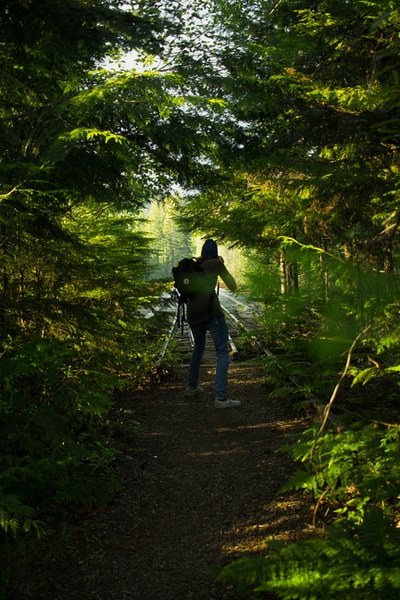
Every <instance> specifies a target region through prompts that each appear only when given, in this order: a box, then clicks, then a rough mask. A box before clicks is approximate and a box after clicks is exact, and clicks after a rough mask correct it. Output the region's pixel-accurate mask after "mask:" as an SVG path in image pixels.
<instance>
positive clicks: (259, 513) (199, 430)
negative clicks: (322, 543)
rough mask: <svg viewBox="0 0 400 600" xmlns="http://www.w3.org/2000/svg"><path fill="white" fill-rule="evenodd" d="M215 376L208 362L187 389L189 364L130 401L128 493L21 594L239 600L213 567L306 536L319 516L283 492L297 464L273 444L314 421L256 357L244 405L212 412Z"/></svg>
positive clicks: (235, 391) (245, 367)
mask: <svg viewBox="0 0 400 600" xmlns="http://www.w3.org/2000/svg"><path fill="white" fill-rule="evenodd" d="M213 375H214V370H213V368H211V367H210V366H209V367H207V366H205V367H203V385H204V386H205V392H204V394H203V395H202V396H201V397H196V398H194V399H188V398H185V397H184V396H183V389H184V386H185V377H186V370H185V369H177V370H176V372H175V373H174V374H173V376H169V377H168V378H166V379H165V380H164V381H163V382H162V383H161V384H160V385H157V386H152V387H151V388H149V389H145V390H143V391H139V392H136V393H135V394H134V396H133V397H132V396H131V397H125V398H122V399H121V407H122V408H124V409H126V410H127V412H126V415H129V418H133V419H134V420H135V421H137V422H139V424H140V430H139V432H138V433H135V434H133V433H132V435H129V436H128V437H127V439H126V444H125V455H126V461H125V462H124V465H123V468H122V477H123V480H124V485H125V489H124V491H123V492H122V493H121V494H120V495H119V496H118V497H117V498H116V499H115V501H114V502H113V504H112V505H111V506H109V507H108V508H107V509H106V510H105V511H104V512H98V513H95V514H93V515H91V516H90V517H89V518H88V519H87V520H86V521H85V522H84V526H82V524H81V525H80V527H79V529H77V531H76V532H74V533H73V535H72V537H71V539H70V540H68V542H67V544H66V547H65V548H63V549H57V550H56V551H55V552H54V556H52V557H51V558H50V561H47V566H46V569H45V571H44V572H43V573H42V578H43V583H44V588H43V591H42V592H39V591H38V590H36V591H34V590H30V593H29V590H26V591H25V593H24V594H23V595H21V594H22V592H21V594H20V595H19V597H18V600H20V599H22V598H24V599H25V598H35V600H39V599H40V600H44V599H45V600H90V599H96V600H147V599H149V600H191V599H192V600H224V599H236V598H237V596H236V594H235V592H234V590H232V589H230V588H229V587H224V586H222V585H220V584H215V582H214V580H213V576H212V575H211V574H210V569H211V568H212V567H213V566H215V565H222V564H226V563H227V562H230V561H232V560H233V559H235V558H238V557H240V556H242V555H243V554H246V555H251V554H254V553H262V552H263V551H264V548H265V540H266V538H271V537H273V538H275V539H276V538H284V539H295V538H296V536H297V532H298V531H299V529H301V528H302V527H303V526H304V523H305V522H306V520H308V521H309V520H310V515H309V513H308V512H307V511H305V508H304V503H303V500H302V497H301V496H298V495H296V494H288V495H285V497H277V496H276V493H277V491H278V490H279V489H280V487H281V486H282V484H283V483H284V482H285V481H286V480H287V478H288V476H289V475H290V473H291V471H292V469H293V465H292V463H291V461H290V460H289V459H288V458H287V456H286V455H284V454H281V453H279V454H277V453H276V452H275V450H276V449H277V448H279V447H280V446H281V445H282V444H283V443H284V442H285V437H286V436H287V434H289V433H293V432H296V431H300V430H301V429H302V428H303V427H304V422H303V421H302V419H301V418H300V417H299V415H296V414H295V413H293V411H292V410H291V408H290V404H289V403H288V401H285V400H282V399H279V398H271V397H269V395H268V391H269V390H268V387H266V386H264V385H263V384H262V379H263V372H262V369H261V368H260V367H259V366H257V365H254V364H251V363H249V364H245V363H240V362H238V363H233V364H232V365H231V370H230V385H229V389H230V395H231V396H232V397H234V398H237V399H240V400H241V401H242V407H241V408H238V409H230V410H219V411H218V410H216V409H214V408H213V406H212V401H213V393H212V380H213ZM127 418H128V417H127ZM49 562H50V566H49Z"/></svg>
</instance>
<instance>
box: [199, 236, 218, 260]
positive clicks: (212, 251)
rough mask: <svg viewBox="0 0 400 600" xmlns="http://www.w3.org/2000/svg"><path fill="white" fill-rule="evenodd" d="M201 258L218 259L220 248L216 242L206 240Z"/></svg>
mask: <svg viewBox="0 0 400 600" xmlns="http://www.w3.org/2000/svg"><path fill="white" fill-rule="evenodd" d="M201 256H202V257H203V258H205V257H207V258H208V257H210V258H218V246H217V242H216V241H215V240H206V241H205V242H204V244H203V247H202V249H201Z"/></svg>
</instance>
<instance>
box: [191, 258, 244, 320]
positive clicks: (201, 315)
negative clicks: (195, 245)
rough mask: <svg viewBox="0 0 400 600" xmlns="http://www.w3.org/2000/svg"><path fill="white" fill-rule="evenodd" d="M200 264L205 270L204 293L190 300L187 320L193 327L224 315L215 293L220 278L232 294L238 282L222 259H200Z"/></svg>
mask: <svg viewBox="0 0 400 600" xmlns="http://www.w3.org/2000/svg"><path fill="white" fill-rule="evenodd" d="M200 264H201V266H202V267H203V269H204V292H202V293H201V294H196V296H194V298H190V299H189V300H188V307H187V320H188V323H189V325H190V326H191V327H193V326H195V325H200V323H204V322H205V321H209V320H211V319H213V318H214V317H217V316H220V315H223V311H222V308H221V305H220V303H219V299H218V296H217V294H216V293H215V288H216V285H217V280H218V277H220V278H221V279H222V281H223V282H224V283H225V284H226V285H227V286H228V288H229V289H230V290H231V291H232V292H234V291H235V290H236V287H237V286H236V281H235V280H234V278H233V277H232V275H231V274H230V273H229V271H228V269H227V268H226V267H225V265H224V263H223V261H222V260H221V259H220V258H204V259H200Z"/></svg>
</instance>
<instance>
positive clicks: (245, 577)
mask: <svg viewBox="0 0 400 600" xmlns="http://www.w3.org/2000/svg"><path fill="white" fill-rule="evenodd" d="M399 541H400V532H399V529H398V528H397V527H396V524H395V523H394V522H393V521H392V520H390V519H388V518H387V517H385V516H384V515H383V513H382V512H381V511H380V510H378V509H374V510H371V511H369V512H368V513H367V514H366V515H365V519H364V521H363V523H361V524H360V525H355V526H352V527H349V526H346V527H340V526H339V527H338V526H336V527H331V528H329V529H328V531H327V532H326V534H325V535H323V536H322V537H317V538H315V539H312V540H305V541H302V542H298V543H297V544H290V545H288V546H285V545H283V543H271V544H269V545H268V556H267V557H266V558H262V557H260V558H257V559H250V558H249V559H246V558H244V559H241V560H239V561H238V562H236V563H233V564H231V565H228V566H227V567H224V568H223V569H222V570H221V571H220V573H219V575H218V579H219V580H222V581H229V582H234V583H236V584H237V586H238V590H239V592H241V593H245V592H252V597H255V598H256V597H259V596H260V595H261V597H262V595H263V592H266V591H268V592H274V593H276V594H278V596H279V598H282V599H283V600H295V599H297V600H320V598H326V599H328V600H330V599H332V600H334V599H336V598H337V597H338V595H343V596H344V597H345V598H346V599H347V598H348V599H349V600H361V599H362V600H368V599H370V600H385V599H392V600H395V598H397V597H398V594H399V588H400V569H399V566H398V563H399V556H400V551H399Z"/></svg>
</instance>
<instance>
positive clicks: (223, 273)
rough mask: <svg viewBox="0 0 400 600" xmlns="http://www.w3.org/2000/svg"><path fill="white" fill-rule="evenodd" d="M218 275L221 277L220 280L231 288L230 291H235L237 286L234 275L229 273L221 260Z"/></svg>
mask: <svg viewBox="0 0 400 600" xmlns="http://www.w3.org/2000/svg"><path fill="white" fill-rule="evenodd" d="M219 276H220V277H221V279H222V281H223V282H224V283H225V284H226V285H227V286H228V288H229V289H230V290H231V292H235V291H236V288H237V285H236V281H235V279H234V277H233V276H232V275H231V274H230V273H229V271H228V269H227V268H226V267H225V265H224V263H223V262H221V269H220V273H219Z"/></svg>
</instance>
